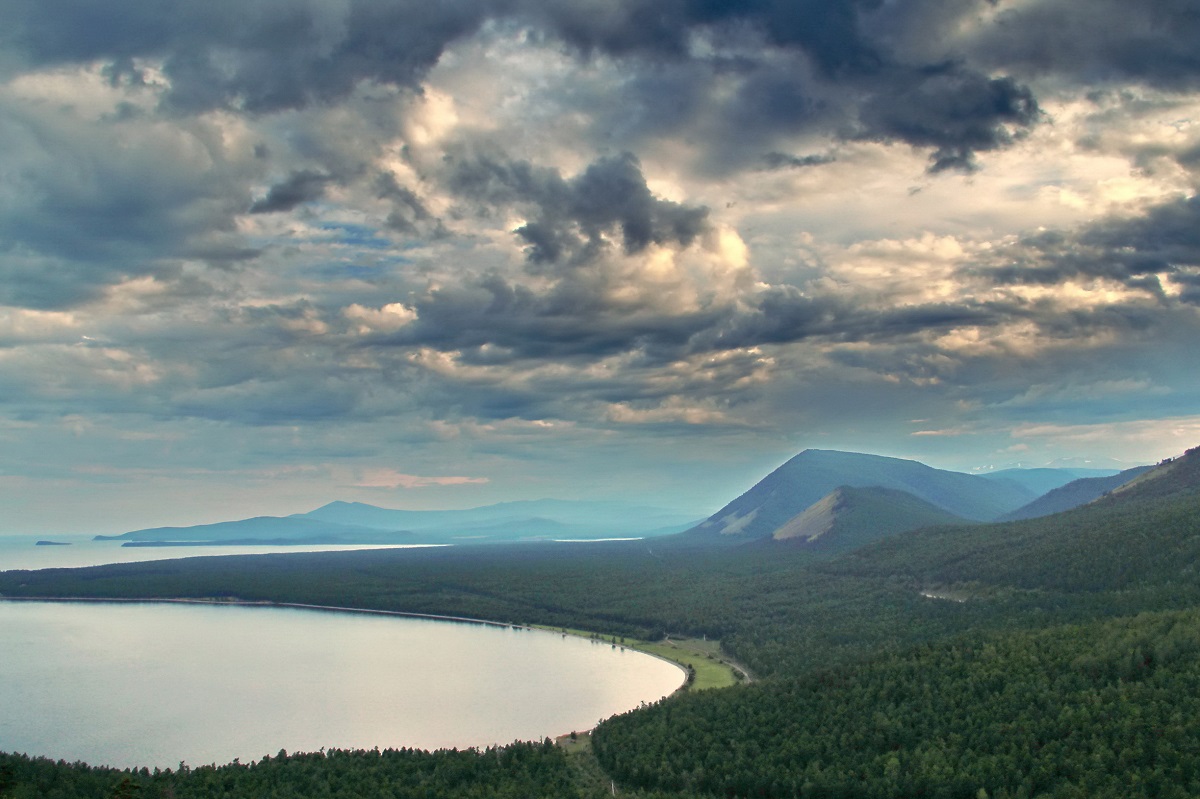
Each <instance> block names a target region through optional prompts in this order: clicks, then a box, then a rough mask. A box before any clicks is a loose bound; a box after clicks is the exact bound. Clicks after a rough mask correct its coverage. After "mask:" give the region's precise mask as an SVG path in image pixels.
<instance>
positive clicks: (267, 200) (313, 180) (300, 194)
mask: <svg viewBox="0 0 1200 799" xmlns="http://www.w3.org/2000/svg"><path fill="white" fill-rule="evenodd" d="M331 180H333V178H332V177H331V176H329V175H323V174H321V173H320V172H313V171H311V170H308V169H305V170H302V171H299V172H293V173H292V174H291V175H290V176H288V178H287V180H285V181H283V182H282V183H276V184H275V185H274V186H272V187H271V188H270V189H268V190H267V196H266V197H263V198H262V199H261V200H257V201H256V202H255V203H254V204H253V205H251V206H250V213H252V214H272V213H277V212H280V211H290V210H292V209H293V208H295V207H296V206H299V205H303V204H304V203H309V202H312V201H313V200H319V199H321V197H323V196H324V195H325V186H326V185H328V184H329V182H330V181H331Z"/></svg>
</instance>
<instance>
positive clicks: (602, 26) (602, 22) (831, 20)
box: [524, 0, 882, 75]
mask: <svg viewBox="0 0 1200 799" xmlns="http://www.w3.org/2000/svg"><path fill="white" fill-rule="evenodd" d="M881 4H882V0H750V2H745V0H674V1H673V2H671V1H668V2H657V1H656V0H619V1H618V2H611V3H605V4H602V5H601V6H597V5H595V4H593V3H588V2H561V3H526V4H525V5H524V10H525V11H526V13H528V14H529V15H530V16H533V17H535V18H538V19H540V20H542V21H543V24H544V25H546V27H548V28H549V29H551V30H552V31H554V32H555V33H557V34H558V35H559V36H560V37H562V39H564V40H565V41H566V42H568V43H570V44H572V45H574V46H575V47H577V48H579V49H580V50H582V51H584V52H587V53H592V52H602V53H605V54H608V55H615V56H624V55H639V56H649V57H654V58H672V57H674V58H680V57H686V56H687V55H688V52H689V48H690V44H691V41H690V39H691V35H692V34H693V33H694V32H696V31H706V32H710V33H716V34H721V33H724V32H725V31H727V30H728V29H729V28H738V27H749V28H752V29H753V30H754V31H755V32H756V33H758V34H759V35H760V36H762V37H763V38H764V39H765V40H766V41H767V42H768V43H770V44H771V45H773V46H776V47H782V48H789V49H791V48H796V49H800V50H802V51H804V52H805V53H806V54H807V55H808V56H809V57H810V58H811V59H812V60H813V62H814V63H815V64H816V65H817V66H818V67H819V69H820V70H821V71H822V72H824V73H825V74H828V75H841V74H847V73H860V72H870V71H871V70H873V69H875V68H876V67H877V66H878V65H879V63H880V61H881V56H880V55H879V54H878V53H877V52H876V50H875V47H874V46H873V45H872V43H871V42H869V41H867V40H866V39H865V38H864V37H863V35H862V33H861V31H860V26H859V15H860V14H861V13H862V12H863V11H870V10H872V9H875V8H878V7H879V6H880V5H881Z"/></svg>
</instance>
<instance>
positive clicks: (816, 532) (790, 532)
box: [771, 486, 964, 552]
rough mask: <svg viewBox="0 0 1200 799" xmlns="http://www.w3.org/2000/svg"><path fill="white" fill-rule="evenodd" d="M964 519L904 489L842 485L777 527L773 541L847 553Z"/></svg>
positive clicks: (961, 521) (772, 537)
mask: <svg viewBox="0 0 1200 799" xmlns="http://www.w3.org/2000/svg"><path fill="white" fill-rule="evenodd" d="M963 522H964V519H963V518H962V517H961V516H955V515H954V514H952V513H949V512H947V511H944V510H942V509H941V508H938V507H936V506H934V505H931V504H930V503H928V502H926V501H925V500H923V499H919V498H917V497H914V496H913V495H912V494H909V493H907V492H905V491H897V490H895V489H891V488H879V487H877V486H872V487H869V488H851V487H849V486H841V487H840V488H838V489H836V490H834V491H833V492H832V493H830V494H828V495H826V496H825V497H823V498H821V499H819V500H818V501H817V502H815V503H813V504H812V505H810V506H809V507H808V508H807V509H806V510H804V511H803V512H802V513H800V514H798V515H796V516H794V517H792V518H791V519H789V520H788V521H787V522H785V523H784V524H783V525H781V526H780V527H779V528H778V529H777V530H775V533H774V534H773V535H772V536H771V539H772V540H773V541H778V542H785V543H787V544H789V545H793V546H807V547H810V548H812V549H815V550H821V551H824V552H845V551H848V550H851V549H855V548H857V547H860V546H863V545H864V544H868V543H871V542H872V541H876V540H878V539H880V538H885V537H887V536H890V535H895V534H897V533H902V532H906V531H908V530H915V529H917V528H918V527H929V526H932V525H936V524H955V523H958V524H962V523H963Z"/></svg>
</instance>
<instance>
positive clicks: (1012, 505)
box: [686, 449, 1036, 543]
mask: <svg viewBox="0 0 1200 799" xmlns="http://www.w3.org/2000/svg"><path fill="white" fill-rule="evenodd" d="M842 486H848V487H851V488H866V487H872V486H876V487H880V488H888V489H894V490H898V491H904V492H907V493H909V494H911V495H913V496H914V497H917V498H918V499H921V500H923V501H925V502H928V503H929V504H931V505H933V506H935V507H937V508H940V509H941V510H943V511H947V512H949V513H952V514H954V515H956V516H960V517H962V518H964V519H970V520H972V521H989V520H991V519H995V518H996V517H998V516H1000V515H1002V514H1004V513H1007V512H1009V511H1011V510H1015V509H1016V508H1019V507H1021V506H1022V505H1024V504H1026V503H1028V502H1029V501H1031V500H1032V499H1034V498H1035V497H1036V495H1035V494H1034V493H1033V492H1031V491H1029V490H1028V489H1026V488H1024V487H1022V486H1021V485H1019V484H1018V483H1016V482H1014V481H1011V480H995V479H991V480H989V479H987V478H984V477H979V476H976V475H969V474H963V473H961V472H950V471H945V470H942V469H934V468H933V467H931V466H926V465H925V464H923V463H918V462H917V461H910V460H902V459H900V458H887V457H883V456H880V455H864V454H861V453H853V452H837V451H833V450H816V449H808V450H805V451H804V452H801V453H800V454H799V455H797V456H796V457H794V458H792V459H791V460H789V461H788V462H787V463H785V464H783V465H782V466H780V467H779V468H778V469H776V470H775V471H773V472H771V473H770V474H769V475H767V476H766V477H765V478H763V479H762V480H761V481H760V482H759V483H758V484H756V485H755V486H754V487H753V488H751V489H750V490H749V491H747V492H746V493H744V494H742V495H741V496H740V497H738V498H737V499H735V500H734V501H732V502H730V503H729V504H728V505H726V506H725V507H724V508H722V509H721V510H719V511H717V512H716V513H715V514H713V515H712V516H711V517H709V519H708V520H707V521H705V522H703V523H702V524H700V525H699V526H697V527H695V528H693V529H692V530H689V531H688V532H687V533H686V535H687V536H689V537H691V538H693V539H708V540H716V541H720V540H725V541H726V542H727V543H734V542H737V541H748V540H753V539H756V538H769V537H771V536H773V535H774V534H775V531H776V530H778V529H779V528H780V527H782V526H783V525H785V524H787V522H788V521H790V520H791V519H793V518H795V517H796V516H797V515H798V514H800V513H803V512H804V511H805V510H806V509H807V508H808V507H809V506H811V505H813V504H814V503H816V502H818V501H819V500H820V499H821V498H822V497H825V496H826V495H828V494H829V493H831V492H832V491H834V490H836V489H837V488H840V487H842Z"/></svg>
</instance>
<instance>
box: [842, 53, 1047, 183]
mask: <svg viewBox="0 0 1200 799" xmlns="http://www.w3.org/2000/svg"><path fill="white" fill-rule="evenodd" d="M1038 113H1039V112H1038V106H1037V101H1036V100H1035V99H1034V96H1033V93H1032V92H1031V91H1030V90H1029V89H1028V88H1026V87H1024V86H1021V85H1019V84H1018V83H1017V82H1016V81H1014V80H1013V79H1012V78H989V77H986V76H984V75H981V74H979V73H976V72H972V71H969V70H965V69H963V68H962V67H961V66H959V65H955V64H943V65H939V66H937V67H930V68H928V69H925V70H920V71H918V72H915V73H908V74H905V75H904V76H903V77H901V78H900V80H899V81H898V83H897V86H896V87H895V88H894V90H892V91H883V92H879V93H877V94H875V95H874V96H873V97H872V98H871V99H870V100H868V101H867V102H866V104H865V105H864V107H863V109H862V122H863V124H864V126H865V133H864V136H865V137H867V138H879V139H883V140H885V141H891V140H898V141H904V142H908V143H909V144H912V145H914V146H918V147H932V148H934V152H933V155H932V156H931V159H930V160H931V161H932V164H931V167H930V170H931V171H933V172H940V171H942V170H946V169H959V170H970V169H973V168H974V166H975V159H974V156H975V153H977V152H984V151H988V150H996V149H999V148H1001V147H1004V146H1006V145H1008V144H1010V143H1011V142H1012V139H1013V134H1012V132H1011V131H1010V129H1015V130H1023V129H1027V128H1029V127H1030V126H1032V125H1033V124H1034V123H1035V122H1036V121H1037V119H1038Z"/></svg>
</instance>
